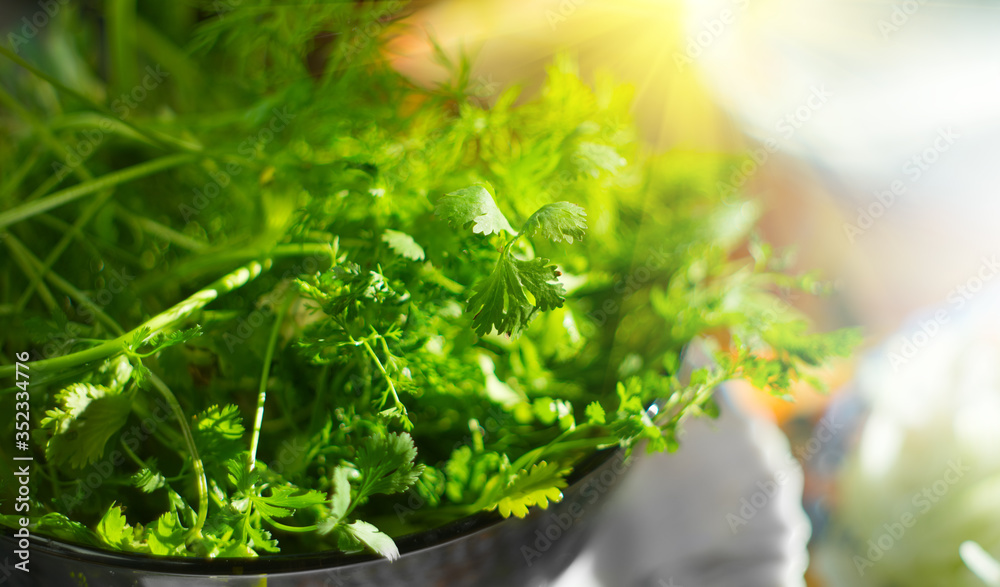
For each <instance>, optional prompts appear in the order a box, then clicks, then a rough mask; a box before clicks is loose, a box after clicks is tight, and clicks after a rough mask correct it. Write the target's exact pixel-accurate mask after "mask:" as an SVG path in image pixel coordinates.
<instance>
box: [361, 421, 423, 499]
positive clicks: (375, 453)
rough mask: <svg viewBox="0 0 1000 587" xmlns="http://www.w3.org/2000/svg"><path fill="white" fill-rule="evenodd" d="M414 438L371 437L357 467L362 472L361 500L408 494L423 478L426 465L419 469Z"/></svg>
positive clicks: (394, 434)
mask: <svg viewBox="0 0 1000 587" xmlns="http://www.w3.org/2000/svg"><path fill="white" fill-rule="evenodd" d="M416 458H417V448H416V447H415V446H414V445H413V438H411V437H410V435H409V434H407V433H405V432H403V433H400V434H396V433H389V434H385V435H381V436H369V437H368V438H366V439H365V440H364V442H363V443H362V444H361V447H360V448H359V449H358V455H357V459H356V462H355V464H356V465H357V467H358V469H359V470H360V471H361V482H360V484H359V486H358V499H363V498H365V497H367V496H369V495H374V494H377V493H382V494H386V495H390V494H393V493H399V492H400V491H406V489H408V488H409V487H410V486H411V485H413V484H414V483H416V482H417V479H418V478H420V473H421V472H422V471H423V465H417V464H416V463H415V462H414V461H415V460H416Z"/></svg>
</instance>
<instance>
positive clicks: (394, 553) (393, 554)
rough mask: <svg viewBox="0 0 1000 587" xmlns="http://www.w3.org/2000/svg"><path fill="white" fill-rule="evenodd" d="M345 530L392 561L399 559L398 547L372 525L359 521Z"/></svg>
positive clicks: (347, 526)
mask: <svg viewBox="0 0 1000 587" xmlns="http://www.w3.org/2000/svg"><path fill="white" fill-rule="evenodd" d="M344 529H345V530H346V531H347V532H350V533H351V535H352V536H353V537H354V538H356V539H357V540H359V541H360V542H361V543H362V544H364V545H365V546H367V547H368V548H370V549H372V550H374V551H375V552H376V553H378V554H380V555H382V556H384V557H385V558H387V559H389V560H390V561H394V560H396V559H398V558H399V549H398V548H397V547H396V543H395V542H393V541H392V538H389V537H388V536H387V535H385V534H383V533H382V532H381V531H380V530H379V529H378V528H376V527H375V526H373V525H372V524H369V523H368V522H362V521H360V520H358V521H356V522H353V523H351V524H347V525H346V526H344Z"/></svg>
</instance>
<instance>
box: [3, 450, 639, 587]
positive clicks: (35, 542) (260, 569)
mask: <svg viewBox="0 0 1000 587" xmlns="http://www.w3.org/2000/svg"><path fill="white" fill-rule="evenodd" d="M626 454H627V451H626V450H625V449H623V448H621V447H620V446H614V447H610V448H604V449H600V450H597V451H595V452H593V453H591V454H589V455H587V456H585V457H583V458H582V459H581V460H580V462H579V463H577V465H576V466H574V467H573V470H572V472H571V473H570V475H569V476H568V477H567V487H566V490H571V489H573V488H574V486H577V485H578V484H579V483H580V482H582V481H583V480H584V479H585V478H586V477H587V476H588V475H589V474H590V473H593V472H594V471H596V470H597V469H599V468H600V467H601V466H603V465H605V464H606V463H608V462H609V461H611V459H613V458H615V457H617V456H620V457H621V458H623V459H624V458H626ZM564 493H565V491H564ZM539 511H541V510H539V509H538V508H532V513H531V514H529V517H530V516H531V515H539ZM518 521H519V519H518V518H504V517H503V516H501V515H500V514H499V513H498V512H497V511H481V512H477V513H474V514H471V515H469V516H466V517H464V518H459V519H458V520H453V521H451V522H448V523H446V524H443V525H441V526H438V527H436V528H432V529H430V530H423V531H420V532H414V533H412V534H406V535H404V536H400V537H398V538H395V539H394V541H395V542H396V546H397V547H398V548H399V553H400V557H407V556H413V555H416V554H419V553H420V552H422V551H427V550H431V549H434V548H437V547H441V546H444V545H446V544H448V543H450V542H455V541H458V540H462V539H465V538H468V537H470V536H472V535H474V534H477V533H480V532H484V531H487V530H489V529H491V528H493V527H495V526H497V525H499V524H502V523H517V522H518ZM2 528H3V533H2V534H0V536H2V538H3V539H4V540H5V541H6V540H9V541H11V542H16V541H17V538H16V537H15V536H14V531H13V529H11V528H10V527H8V526H2ZM31 543H32V544H31V546H30V547H29V548H30V550H36V549H37V551H39V552H42V553H44V554H47V555H50V556H55V557H58V558H64V559H71V560H78V561H81V562H87V563H90V564H97V565H104V566H109V567H116V568H126V569H134V570H138V571H148V572H159V573H173V574H177V575H208V576H240V575H259V574H268V575H273V574H275V573H282V572H287V573H293V572H304V571H315V570H337V569H344V568H347V567H358V566H363V565H367V564H383V563H386V562H387V559H385V558H382V557H380V556H376V555H373V554H367V553H365V554H343V553H341V552H338V551H318V552H312V553H303V554H287V555H282V554H276V555H266V556H259V557H254V558H211V559H205V558H195V557H169V556H155V555H147V554H139V553H131V552H121V551H112V550H105V549H101V548H95V547H93V546H87V545H83V544H78V543H73V542H66V541H62V540H57V539H55V538H48V537H44V536H39V535H35V534H32V535H31Z"/></svg>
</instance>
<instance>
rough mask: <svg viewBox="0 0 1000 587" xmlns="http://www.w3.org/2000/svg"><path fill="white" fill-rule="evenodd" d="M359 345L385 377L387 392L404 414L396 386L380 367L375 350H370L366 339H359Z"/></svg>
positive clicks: (383, 402)
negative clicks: (387, 386) (387, 385)
mask: <svg viewBox="0 0 1000 587" xmlns="http://www.w3.org/2000/svg"><path fill="white" fill-rule="evenodd" d="M351 342H353V343H354V344H358V342H357V341H355V340H354V339H351ZM360 344H361V345H362V346H364V347H365V350H366V351H368V354H369V355H370V356H371V358H372V360H373V361H375V365H376V366H377V367H378V370H379V371H380V372H381V373H382V376H383V377H385V381H386V383H388V384H389V392H390V393H391V394H392V399H393V400H395V402H396V407H397V408H400V409H402V410H403V413H404V414H405V413H406V408H405V407H404V406H403V402H401V401H400V400H399V395H397V394H396V386H395V385H393V383H392V377H390V376H389V372H388V371H386V369H385V367H384V366H383V365H382V361H380V360H379V358H378V355H376V354H375V350H374V349H373V348H372V346H371V345H370V344H368V340H367V339H364V338H363V339H361V341H360ZM382 404H383V405H384V404H385V396H384V395H383V396H382ZM380 407H381V406H380Z"/></svg>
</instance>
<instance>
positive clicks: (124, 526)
mask: <svg viewBox="0 0 1000 587" xmlns="http://www.w3.org/2000/svg"><path fill="white" fill-rule="evenodd" d="M96 531H97V535H98V537H100V539H101V540H102V541H104V543H105V544H107V545H108V546H111V547H113V548H116V549H119V550H136V547H137V545H138V543H139V542H140V541H139V540H138V536H137V534H139V531H138V528H133V527H132V526H130V525H129V524H128V522H127V521H126V520H125V516H124V515H123V514H122V508H121V506H117V505H115V504H111V507H109V508H108V511H107V512H105V513H104V516H103V517H101V521H100V522H98V523H97V528H96Z"/></svg>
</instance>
